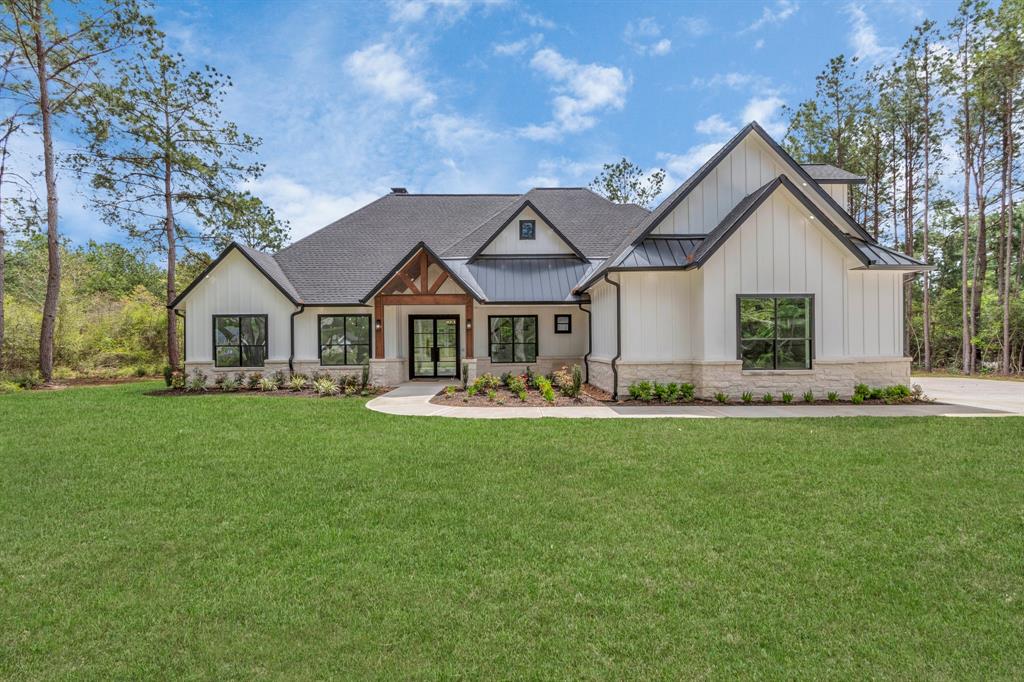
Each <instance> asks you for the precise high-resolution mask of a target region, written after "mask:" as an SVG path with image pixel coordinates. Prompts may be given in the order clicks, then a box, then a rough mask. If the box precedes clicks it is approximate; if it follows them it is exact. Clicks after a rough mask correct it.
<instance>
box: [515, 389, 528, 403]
mask: <svg viewBox="0 0 1024 682" xmlns="http://www.w3.org/2000/svg"><path fill="white" fill-rule="evenodd" d="M516 395H517V396H519V399H520V400H521V401H523V402H524V403H525V402H526V389H525V388H524V389H522V390H520V391H519V392H518V393H516Z"/></svg>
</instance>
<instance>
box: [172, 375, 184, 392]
mask: <svg viewBox="0 0 1024 682" xmlns="http://www.w3.org/2000/svg"><path fill="white" fill-rule="evenodd" d="M186 383H187V380H186V379H185V373H184V372H181V371H178V370H175V371H173V372H171V388H172V389H174V390H176V391H182V390H184V389H185V384H186Z"/></svg>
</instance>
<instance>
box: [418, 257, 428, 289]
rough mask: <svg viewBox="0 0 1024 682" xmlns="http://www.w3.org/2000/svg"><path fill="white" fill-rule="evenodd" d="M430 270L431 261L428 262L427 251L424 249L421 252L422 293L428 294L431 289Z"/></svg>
mask: <svg viewBox="0 0 1024 682" xmlns="http://www.w3.org/2000/svg"><path fill="white" fill-rule="evenodd" d="M429 270H430V261H428V260H427V250H426V249H423V250H421V251H420V292H422V293H426V291H427V290H428V289H430V280H429V279H428V271H429Z"/></svg>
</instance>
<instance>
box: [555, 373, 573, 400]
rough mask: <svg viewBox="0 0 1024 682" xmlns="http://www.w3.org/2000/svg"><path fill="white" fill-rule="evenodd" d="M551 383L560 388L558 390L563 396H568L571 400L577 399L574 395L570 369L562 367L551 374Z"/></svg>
mask: <svg viewBox="0 0 1024 682" xmlns="http://www.w3.org/2000/svg"><path fill="white" fill-rule="evenodd" d="M551 383H552V384H554V385H555V386H556V387H558V390H559V391H561V392H562V394H563V395H567V396H569V397H570V398H572V397H575V396H573V395H571V394H572V373H571V372H570V371H569V368H568V367H560V368H558V369H556V370H555V371H554V372H552V373H551Z"/></svg>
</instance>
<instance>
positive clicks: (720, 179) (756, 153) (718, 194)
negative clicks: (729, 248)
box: [654, 134, 850, 234]
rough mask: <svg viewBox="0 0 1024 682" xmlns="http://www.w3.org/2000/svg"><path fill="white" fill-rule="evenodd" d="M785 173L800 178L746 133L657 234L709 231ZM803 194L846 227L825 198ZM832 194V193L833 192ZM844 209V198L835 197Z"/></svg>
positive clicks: (834, 188)
mask: <svg viewBox="0 0 1024 682" xmlns="http://www.w3.org/2000/svg"><path fill="white" fill-rule="evenodd" d="M783 173H784V174H785V175H786V176H787V177H788V178H789V179H790V180H791V181H792V182H793V183H794V184H795V185H796V186H797V187H803V184H804V181H803V179H802V178H801V177H800V176H799V175H797V174H796V173H795V172H794V171H793V170H792V169H790V168H789V166H788V164H784V163H783V162H782V160H781V159H780V158H779V156H778V155H777V154H776V153H775V151H774V150H772V149H771V147H769V146H768V145H767V144H765V143H764V141H763V140H761V138H760V137H758V136H757V135H756V134H751V135H748V136H747V137H746V138H744V140H743V141H742V142H740V144H738V145H736V148H735V149H733V150H732V151H731V152H729V154H728V155H726V157H725V158H724V159H722V161H721V162H720V163H719V164H718V166H716V167H715V168H714V169H713V170H712V171H711V172H710V173H709V174H708V176H707V177H706V178H704V179H703V180H702V181H701V182H700V183H699V184H698V185H697V186H696V187H695V188H693V190H692V191H691V192H690V193H689V195H687V197H686V199H684V200H683V201H682V202H680V204H679V205H678V206H676V207H675V208H674V209H673V210H672V212H671V213H669V215H668V216H666V217H665V219H664V220H663V221H662V222H661V223H659V224H658V226H657V227H656V228H655V230H654V232H655V233H657V234H706V233H708V232H710V231H711V230H713V229H714V228H715V226H717V225H718V223H719V222H721V220H722V218H724V217H725V215H726V214H728V213H729V211H730V210H732V208H733V207H734V206H736V204H738V203H739V202H740V200H742V199H743V197H745V196H747V195H748V194H750V193H751V192H753V191H754V190H756V189H758V188H759V187H762V186H763V185H765V184H767V183H768V182H770V181H771V180H772V179H773V178H777V177H778V176H779V175H781V174H783ZM824 188H825V190H826V192H828V191H830V189H831V191H843V192H845V191H846V185H824ZM807 196H808V197H810V199H811V201H813V202H814V203H815V205H816V206H818V208H819V209H821V210H822V211H824V212H825V214H826V215H828V216H830V217H831V218H832V219H833V220H834V221H835V222H836V224H837V225H838V226H839V227H840V229H842V230H845V231H850V230H849V227H848V226H847V225H846V224H845V222H843V221H842V219H841V218H840V217H839V216H838V215H836V213H835V211H833V209H831V208H829V207H828V205H827V204H826V203H825V200H824V199H822V198H821V197H819V196H818V195H817V193H816V192H815V191H814V190H813V188H811V187H807ZM833 196H835V195H833ZM836 200H837V201H838V202H839V205H840V206H842V207H843V208H844V209H845V208H846V200H845V198H844V199H842V200H841V201H840V200H839V199H836Z"/></svg>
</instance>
